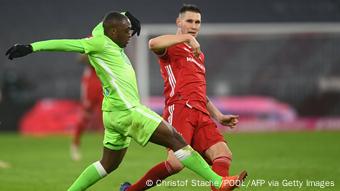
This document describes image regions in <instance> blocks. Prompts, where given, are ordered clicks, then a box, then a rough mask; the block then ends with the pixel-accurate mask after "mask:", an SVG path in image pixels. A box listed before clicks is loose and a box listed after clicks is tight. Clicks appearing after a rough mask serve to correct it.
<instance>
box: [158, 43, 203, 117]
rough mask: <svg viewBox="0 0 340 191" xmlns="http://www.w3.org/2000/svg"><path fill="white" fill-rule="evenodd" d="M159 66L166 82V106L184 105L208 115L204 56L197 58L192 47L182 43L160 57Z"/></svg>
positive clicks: (168, 49) (167, 50)
mask: <svg viewBox="0 0 340 191" xmlns="http://www.w3.org/2000/svg"><path fill="white" fill-rule="evenodd" d="M159 64H160V69H161V75H162V78H163V80H164V97H165V106H169V105H171V104H174V103H183V104H187V105H188V106H189V107H194V108H196V109H199V110H201V111H203V112H205V113H208V111H207V108H206V104H207V98H206V79H205V66H204V54H203V53H201V54H200V55H199V57H195V55H194V54H193V53H192V49H191V47H190V46H188V45H187V44H185V43H181V44H177V45H174V46H171V47H168V48H167V49H166V52H165V53H164V54H163V55H159Z"/></svg>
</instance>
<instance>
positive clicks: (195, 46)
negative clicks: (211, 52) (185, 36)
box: [189, 35, 201, 57]
mask: <svg viewBox="0 0 340 191" xmlns="http://www.w3.org/2000/svg"><path fill="white" fill-rule="evenodd" d="M190 37H191V38H190V40H189V46H190V47H191V48H192V52H193V53H194V55H195V56H196V57H199V55H200V54H201V45H200V43H198V41H197V40H196V38H195V37H193V36H191V35H190Z"/></svg>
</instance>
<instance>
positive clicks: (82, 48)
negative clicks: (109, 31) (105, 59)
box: [31, 37, 104, 54]
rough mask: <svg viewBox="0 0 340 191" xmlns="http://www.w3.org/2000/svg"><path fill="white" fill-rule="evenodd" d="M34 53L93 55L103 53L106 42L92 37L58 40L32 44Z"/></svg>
mask: <svg viewBox="0 0 340 191" xmlns="http://www.w3.org/2000/svg"><path fill="white" fill-rule="evenodd" d="M31 46H32V48H33V52H38V51H62V52H78V53H86V54H89V53H92V52H98V51H102V50H103V47H104V42H103V41H102V40H100V39H99V38H95V37H91V38H84V39H58V40H46V41H39V42H34V43H32V44H31Z"/></svg>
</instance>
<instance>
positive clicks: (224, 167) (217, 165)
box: [211, 156, 231, 191]
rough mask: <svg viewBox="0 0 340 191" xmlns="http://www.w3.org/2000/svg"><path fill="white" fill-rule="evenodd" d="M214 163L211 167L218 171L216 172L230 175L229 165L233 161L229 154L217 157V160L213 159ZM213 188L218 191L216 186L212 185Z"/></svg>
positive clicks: (221, 174) (213, 190)
mask: <svg viewBox="0 0 340 191" xmlns="http://www.w3.org/2000/svg"><path fill="white" fill-rule="evenodd" d="M212 163H213V164H212V167H211V168H212V170H213V171H214V172H216V174H218V175H220V176H223V177H225V176H228V175H229V167H230V163H231V159H230V158H229V157H227V156H221V157H217V158H215V160H213V162H212ZM211 190H212V191H217V189H216V188H214V187H213V186H211Z"/></svg>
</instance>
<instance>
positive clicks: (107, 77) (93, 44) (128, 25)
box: [6, 12, 246, 191]
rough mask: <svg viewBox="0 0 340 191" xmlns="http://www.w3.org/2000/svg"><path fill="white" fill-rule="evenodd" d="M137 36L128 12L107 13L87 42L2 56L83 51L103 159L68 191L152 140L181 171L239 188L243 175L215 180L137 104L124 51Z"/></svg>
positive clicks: (37, 46) (19, 48)
mask: <svg viewBox="0 0 340 191" xmlns="http://www.w3.org/2000/svg"><path fill="white" fill-rule="evenodd" d="M139 32H140V23H139V21H138V19H136V18H135V17H134V16H132V15H131V14H130V13H129V12H125V13H119V12H111V13H108V14H107V15H106V16H105V18H104V20H103V22H102V23H99V24H98V25H97V26H96V27H95V29H94V30H93V32H92V35H93V36H92V37H90V38H84V39H60V40H47V41H39V42H34V43H32V44H30V45H20V44H16V45H14V46H12V47H11V48H10V49H9V50H8V51H7V52H6V55H8V58H9V59H13V58H17V57H22V56H26V55H27V54H30V53H32V52H39V51H65V52H66V51H67V52H78V53H85V54H87V55H88V57H89V60H90V63H91V65H92V66H93V67H94V68H95V70H96V73H97V75H98V77H99V79H100V81H101V83H102V87H103V92H104V99H103V103H102V111H103V123H104V127H105V133H104V140H103V145H104V149H103V155H102V158H101V160H100V161H97V162H94V163H93V164H91V165H89V166H88V167H87V168H86V169H85V170H84V171H83V172H82V173H81V175H80V176H79V177H78V178H77V179H76V181H75V182H74V183H73V184H72V185H71V186H70V188H69V189H68V190H69V191H81V190H86V189H87V188H88V187H90V186H91V185H93V184H94V183H96V182H97V181H99V180H100V179H102V178H103V177H105V176H106V175H107V174H109V173H111V172H112V171H114V170H115V169H116V168H117V167H118V166H119V164H120V163H121V161H122V159H123V157H124V155H125V153H126V151H127V148H128V146H129V144H130V141H131V138H132V139H134V140H135V141H136V142H137V143H139V144H140V145H143V146H144V145H146V144H147V143H148V142H149V141H150V142H152V143H155V144H158V145H162V146H165V147H167V148H170V149H172V150H173V151H174V153H175V156H176V157H177V158H178V159H179V160H180V161H181V163H183V165H184V166H185V167H187V168H189V169H190V170H192V171H194V172H195V173H196V174H198V175H200V176H201V177H203V178H204V179H205V180H208V181H211V182H212V183H214V186H215V187H216V188H218V189H219V190H232V189H234V188H235V187H237V184H235V181H239V182H240V181H242V180H243V179H244V178H245V176H246V173H245V172H242V173H241V174H240V175H238V176H232V177H221V176H218V175H217V174H216V173H214V172H213V171H212V170H211V169H210V167H209V165H208V164H207V163H206V162H205V161H204V159H203V158H202V157H201V156H200V155H199V154H198V153H197V152H196V151H194V150H193V149H192V148H191V147H190V146H189V145H188V144H187V143H186V142H185V141H184V140H183V138H182V137H181V135H180V134H178V133H177V131H176V130H175V129H174V128H173V127H172V126H171V125H169V124H168V123H167V122H165V121H164V120H163V119H162V118H161V117H160V116H159V115H158V114H156V113H155V112H153V111H151V110H150V109H148V108H147V107H145V106H144V105H142V104H141V103H140V100H139V95H138V89H137V81H136V77H135V72H134V69H133V67H132V65H131V63H130V61H129V58H128V57H127V56H126V54H125V53H124V48H125V47H126V45H127V44H128V42H129V39H130V38H131V37H132V36H133V35H134V33H137V34H139ZM239 182H238V183H239Z"/></svg>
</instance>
